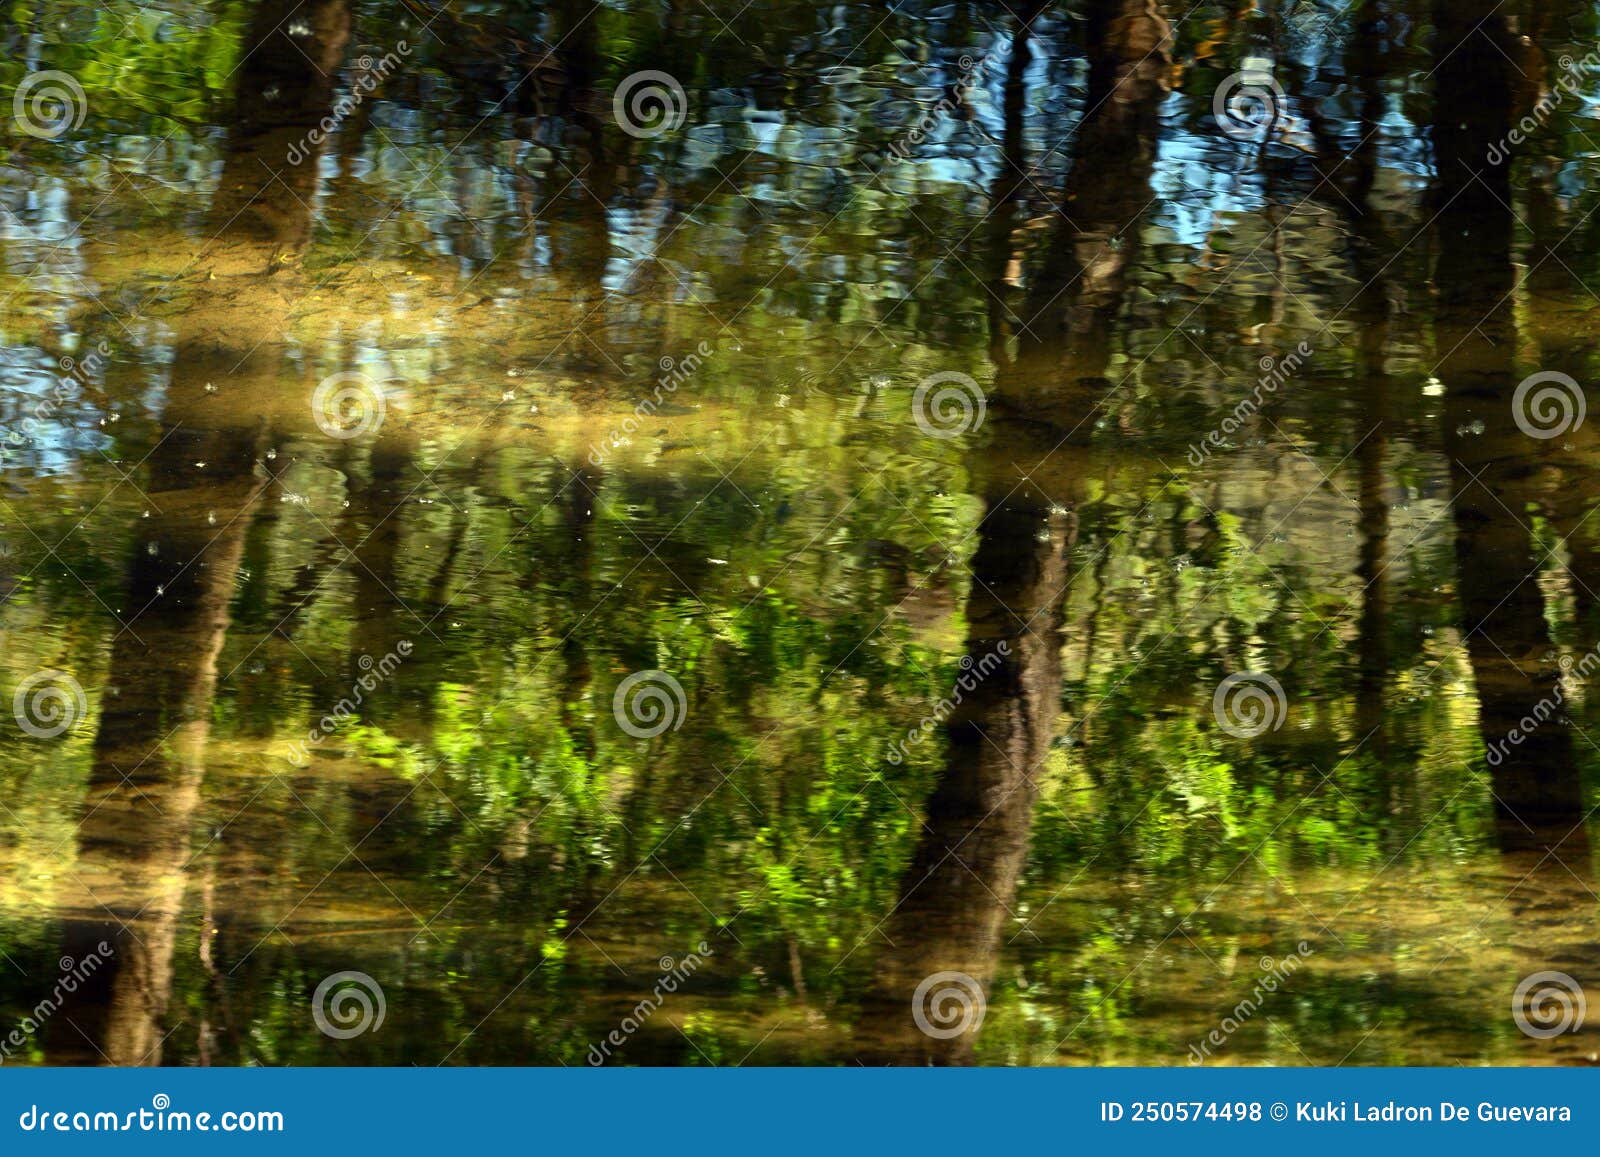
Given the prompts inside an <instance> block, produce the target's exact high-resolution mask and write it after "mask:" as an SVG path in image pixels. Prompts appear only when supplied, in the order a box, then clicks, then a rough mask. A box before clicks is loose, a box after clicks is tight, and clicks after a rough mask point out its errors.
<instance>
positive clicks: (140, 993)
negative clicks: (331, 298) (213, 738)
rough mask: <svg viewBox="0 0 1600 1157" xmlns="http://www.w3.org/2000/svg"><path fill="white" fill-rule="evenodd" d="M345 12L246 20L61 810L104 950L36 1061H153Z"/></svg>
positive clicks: (317, 1)
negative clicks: (160, 409)
mask: <svg viewBox="0 0 1600 1157" xmlns="http://www.w3.org/2000/svg"><path fill="white" fill-rule="evenodd" d="M291 16H292V17H293V21H291V19H290V18H291ZM349 31H350V19H349V11H348V3H347V0H306V2H299V0H266V2H264V3H262V4H261V5H260V6H259V7H258V9H257V11H256V14H255V17H254V20H253V23H252V25H251V28H250V30H249V32H248V33H247V35H246V39H245V44H244V51H245V52H246V54H247V55H246V57H245V59H244V61H243V63H242V64H241V66H240V69H239V74H238V90H237V91H238V94H239V95H238V99H237V110H236V114H235V120H234V123H233V125H232V128H231V131H230V137H229V149H228V154H227V158H226V161H225V163H224V169H223V175H222V180H221V185H220V187H219V189H218V192H217V196H216V199H215V201H214V203H213V206H212V210H211V214H210V218H209V222H208V226H207V235H208V238H209V240H208V243H207V245H206V246H205V249H204V250H203V252H202V255H201V257H200V259H199V261H200V263H201V264H204V265H206V266H208V267H209V275H208V280H207V283H206V284H207V288H206V289H203V290H200V291H198V292H197V294H196V298H195V300H194V301H193V303H192V306H191V308H190V309H189V310H188V312H187V313H186V314H185V315H184V316H183V318H182V319H181V321H180V322H179V323H178V335H177V338H176V341H175V348H176V356H175V359H174V364H173V371H172V381H171V384H170V386H169V388H168V391H167V400H166V407H165V411H164V415H163V422H162V426H161V429H160V442H159V444H158V446H157V448H156V449H155V451H154V452H153V453H152V454H151V455H150V457H149V459H148V463H147V465H148V481H147V483H146V487H147V489H146V493H147V494H148V497H149V500H150V502H149V505H150V511H149V515H148V517H145V518H141V519H140V520H139V522H138V524H137V526H136V528H135V534H134V541H133V545H132V548H131V555H130V558H129V562H128V582H127V588H126V595H125V603H124V606H125V608H126V610H125V614H126V617H127V619H128V621H129V623H130V626H129V627H128V629H126V630H125V631H123V632H122V633H121V634H120V635H119V636H118V637H117V639H116V640H115V642H114V643H113V646H112V656H111V668H110V674H109V676H108V682H107V687H106V692H105V696H104V703H103V707H102V711H101V717H100V724H99V731H98V733H97V735H96V738H95V743H94V758H93V765H92V769H91V772H90V776H89V787H88V793H87V797H86V800H85V805H84V815H83V818H82V820H81V822H80V825H79V829H78V863H77V871H78V875H79V876H80V878H81V879H82V880H83V881H84V884H85V887H86V890H87V892H88V896H87V898H86V899H85V901H84V908H85V910H86V912H88V913H91V914H92V916H91V918H88V919H85V920H82V921H78V922H74V923H73V924H72V925H70V926H69V928H68V931H67V937H66V939H67V944H66V953H67V955H69V956H72V957H73V958H74V959H77V960H82V959H84V958H85V956H86V955H87V953H89V952H90V951H93V950H94V946H95V945H97V944H98V943H99V942H101V941H108V942H110V943H111V944H112V947H113V950H114V951H113V956H112V958H111V960H110V961H109V963H108V965H107V966H106V967H102V968H101V969H100V970H99V971H97V972H96V973H95V974H94V977H93V981H92V982H91V983H90V984H88V985H86V986H83V987H81V988H80V989H79V991H78V992H77V993H76V994H75V995H74V997H73V999H72V1001H71V1003H69V1004H68V1005H67V1006H66V1007H65V1008H64V1009H63V1010H62V1012H61V1013H60V1014H59V1017H58V1018H57V1021H56V1022H52V1023H51V1025H50V1026H49V1030H48V1031H49V1045H50V1049H49V1053H50V1057H51V1060H52V1062H54V1063H74V1062H79V1063H84V1062H88V1063H92V1062H94V1061H97V1060H104V1061H106V1062H108V1063H111V1064H118V1065H140V1064H145V1065H149V1064H159V1063H160V1061H161V1056H162V1043H163V1041H164V1039H165V1035H164V1034H165V1031H166V1030H165V1028H164V1024H165V1020H166V1014H167V1008H168V1004H169V1002H170V999H171V990H172V978H173V956H174V951H175V948H176V944H177V940H178V932H179V923H180V916H181V913H182V909H183V901H184V893H185V889H186V887H187V871H188V867H189V865H190V863H191V861H192V859H193V858H194V855H195V854H196V853H195V852H194V850H193V849H192V845H191V828H192V825H193V822H194V819H195V813H196V809H197V806H198V804H199V801H200V793H201V785H202V782H203V780H204V778H205V764H206V752H205V749H206V741H207V738H208V735H209V730H210V719H211V713H212V704H213V699H214V695H215V691H216V683H217V657H218V655H219V653H220V652H221V650H222V646H223V642H224V640H225V638H226V635H227V630H228V625H229V606H230V602H231V600H232V597H233V590H234V582H235V578H236V575H237V572H238V568H239V560H240V556H241V554H242V551H243V548H244V541H245V533H246V530H247V528H248V525H249V522H250V517H251V514H252V512H253V508H254V503H255V500H256V497H257V495H258V494H259V493H260V491H261V488H262V486H263V484H264V481H265V475H264V474H262V473H260V472H259V471H258V459H259V456H260V453H261V450H262V438H263V435H264V431H263V429H262V428H261V425H260V422H259V420H257V419H254V418H253V417H251V415H250V411H251V410H252V409H253V403H254V401H255V399H256V398H257V396H258V395H257V393H256V390H257V389H265V388H269V384H270V383H272V382H273V381H275V378H276V373H277V369H278V365H279V360H280V356H281V354H282V344H281V337H280V335H281V332H282V328H283V324H284V322H285V320H286V319H287V316H288V310H289V308H290V306H291V305H292V303H293V299H294V298H293V294H292V292H291V289H292V286H291V285H290V284H287V283H286V284H281V285H280V284H276V283H274V280H273V279H274V278H276V277H278V276H279V274H280V271H281V269H282V266H283V262H284V259H285V258H286V257H288V256H291V255H292V254H293V252H294V251H295V250H296V249H297V248H298V247H299V246H300V245H302V244H303V243H304V242H305V240H306V238H307V236H308V235H309V230H310V210H309V205H310V202H311V200H312V196H313V190H314V186H315V183H316V171H315V170H316V165H317V162H318V153H319V150H318V149H317V148H316V147H312V148H310V149H309V150H307V151H306V152H305V153H304V154H303V155H302V159H301V160H300V161H299V162H298V163H294V162H292V161H290V160H288V159H287V158H288V157H290V156H291V151H290V150H291V146H292V145H294V144H296V143H297V142H300V143H301V144H302V146H303V143H304V141H305V139H306V135H307V132H308V131H309V130H310V129H311V128H312V126H314V125H315V124H317V123H318V122H319V121H321V120H322V119H323V117H325V116H326V115H327V114H328V112H329V110H330V108H331V104H332V86H333V76H334V74H335V72H336V71H337V68H338V64H339V61H340V59H341V58H342V55H343V52H344V48H345V44H346V42H347V40H348V38H349ZM212 387H215V388H214V389H213V388H212ZM230 396H231V397H237V398H239V399H240V402H239V403H237V404H235V405H230V404H229V403H228V401H227V399H228V398H229V397H230ZM106 916H109V917H110V919H109V920H107V919H105V918H104V917H106ZM201 931H202V935H206V934H208V932H209V930H207V929H202V930H201Z"/></svg>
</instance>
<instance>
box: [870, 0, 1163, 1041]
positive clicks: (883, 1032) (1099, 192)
mask: <svg viewBox="0 0 1600 1157" xmlns="http://www.w3.org/2000/svg"><path fill="white" fill-rule="evenodd" d="M1086 19H1087V26H1086V29H1085V32H1086V40H1087V43H1088V45H1089V54H1090V83H1089V92H1088V105H1087V112H1086V115H1085V118H1084V120H1083V123H1082V124H1081V125H1080V127H1079V130H1078V136H1077V142H1076V145H1075V148H1074V157H1075V162H1074V165H1073V168H1072V173H1071V176H1070V177H1069V178H1068V180H1067V184H1066V188H1065V190H1064V192H1063V195H1062V196H1061V197H1060V199H1059V203H1058V206H1057V208H1058V209H1059V211H1060V217H1059V218H1058V222H1057V225H1056V227H1055V230H1054V232H1053V233H1052V235H1051V238H1050V241H1049V243H1048V249H1047V252H1046V254H1045V258H1044V262H1043V267H1042V269H1041V272H1040V275H1039V277H1038V278H1037V279H1036V281H1035V284H1034V286H1033V288H1032V291H1031V292H1030V294H1029V300H1028V301H1027V302H1026V303H1025V305H1024V307H1023V312H1022V314H1021V315H1020V320H1021V322H1022V328H1021V330H1020V332H1019V336H1018V345H1019V350H1018V356H1017V358H1016V360H1015V361H1014V362H1010V363H1007V364H1004V365H1002V366H1001V368H1000V372H999V376H998V378H997V381H996V383H995V387H994V390H993V392H992V394H991V397H990V399H989V407H990V413H991V419H990V422H989V425H988V431H989V437H990V443H991V444H990V446H989V447H988V448H987V449H986V450H984V451H981V452H979V454H978V455H976V456H975V458H974V464H973V472H974V477H975V479H976V481H977V484H978V486H979V487H980V489H981V493H982V494H983V497H984V501H985V504H986V507H987V511H986V513H985V516H984V519H983V523H982V526H981V528H980V530H979V533H978V547H977V551H976V554H975V556H974V558H973V561H972V576H973V580H972V589H971V594H970V596H969V598H968V602H967V609H966V614H967V622H968V637H967V655H966V658H964V659H963V660H962V662H963V664H964V665H965V666H964V670H965V671H966V672H967V673H968V676H969V679H968V681H969V682H971V683H972V684H973V686H972V689H971V690H966V691H964V692H963V698H962V702H961V703H960V704H959V706H958V707H957V708H956V709H955V711H954V712H953V714H952V715H951V716H950V717H949V719H948V721H947V722H946V725H945V732H946V742H947V757H946V766H945V771H944V774H943V776H942V777H941V779H940V780H939V783H938V785H937V787H936V788H935V789H934V791H933V793H932V796H931V797H930V799H929V801H928V804H927V815H926V818H925V819H924V821H923V826H922V833H921V836H920V838H919V840H918V843H917V847H916V850H915V852H914V854H913V856H912V860H911V865H910V867H909V869H908V870H907V872H906V874H905V876H904V878H903V880H902V883H901V895H900V900H899V903H898V904H897V905H896V907H895V909H894V911H893V913H892V914H891V915H890V916H889V917H888V918H887V919H886V921H885V922H884V924H883V926H882V929H881V932H882V935H883V938H884V940H885V942H886V944H885V947H884V948H883V950H882V953H881V955H880V957H879V960H878V962H877V971H876V974H875V977H874V980H873V984H872V987H871V991H870V992H869V994H868V995H867V997H866V998H865V1000H864V1001H863V1004H862V1009H861V1015H860V1018H859V1020H858V1022H857V1027H856V1043H857V1050H858V1055H859V1057H860V1059H862V1060H864V1061H875V1062H880V1063H883V1062H888V1063H937V1064H959V1063H963V1062H965V1061H967V1060H969V1059H970V1057H971V1052H972V1046H973V1041H974V1037H975V1035H976V1033H977V1031H978V1029H979V1027H980V1023H981V1018H980V1017H979V1016H977V1015H976V1011H977V1009H978V1008H980V1007H981V1004H982V1002H983V1001H986V999H987V993H988V991H989V988H990V984H991V982H992V979H993V976H994V973H995V968H996V965H997V961H998V958H999V954H1000V948H1001V935H1002V933H1003V930H1004V927H1005V924H1006V921H1007V917H1008V915H1009V914H1010V911H1011V905H1012V903H1013V901H1014V897H1015V894H1016V889H1017V882H1018V878H1019V876H1020V874H1021V872H1022V868H1023V865H1024V863H1025V861H1026V858H1027V849H1028V836H1029V831H1030V829H1031V827H1032V822H1033V811H1034V805H1035V803H1036V802H1037V798H1038V783H1037V779H1036V776H1037V775H1038V774H1039V773H1040V771H1041V769H1042V765H1043V763H1044V761H1045V757H1046V755H1047V753H1048V752H1049V749H1050V745H1051V743H1052V741H1053V739H1054V731H1055V723H1056V719H1057V717H1058V715H1059V714H1060V696H1061V627H1062V613H1063V612H1062V608H1063V600H1064V598H1065V594H1066V588H1067V584H1068V580H1069V577H1070V576H1069V567H1068V557H1069V552H1070V550H1071V548H1072V545H1073V542H1074V540H1075V537H1076V516H1075V513H1074V512H1075V509H1076V507H1077V505H1078V503H1079V501H1080V499H1081V497H1082V485H1083V479H1084V474H1083V471H1082V462H1083V458H1082V455H1083V446H1084V444H1085V443H1086V442H1087V440H1088V437H1087V435H1088V430H1089V428H1090V427H1091V425H1092V420H1093V414H1094V412H1095V410H1096V408H1097V406H1098V404H1099V403H1100V402H1101V400H1102V399H1103V397H1104V395H1105V378H1104V374H1105V371H1106V367H1107V365H1108V363H1109V361H1110V357H1111V346H1112V330H1111V327H1112V323H1113V321H1114V319H1115V316H1116V314H1117V311H1118V309H1119V308H1120V306H1121V303H1122V299H1123V296H1124V291H1125V287H1126V275H1127V270H1128V267H1129V266H1130V264H1131V263H1132V261H1133V259H1134V256H1135V255H1136V253H1137V250H1138V247H1137V223H1138V220H1139V217H1140V215H1141V214H1142V212H1143V210H1144V208H1145V206H1146V205H1147V204H1148V202H1149V200H1150V191H1149V183H1150V174H1151V170H1152V167H1153V163H1154V155H1155V138H1156V130H1157V126H1158V120H1157V116H1156V109H1157V105H1158V103H1159V101H1160V100H1161V97H1162V96H1163V94H1164V92H1165V89H1166V80H1167V75H1168V70H1169V68H1170V57H1169V55H1168V54H1169V48H1168V43H1169V37H1170V28H1169V26H1168V24H1167V22H1166V20H1165V19H1164V18H1163V17H1162V15H1161V14H1160V12H1159V9H1158V6H1157V5H1155V4H1150V3H1144V2H1142V0H1101V2H1098V3H1094V4H1091V5H1090V6H1089V12H1088V15H1087V18H1086ZM1025 65H1026V62H1025V61H1020V60H1017V59H1013V61H1012V67H1013V69H1017V70H1020V69H1021V68H1023V67H1025ZM1020 77H1021V73H1020V71H1018V72H1017V73H1016V75H1014V76H1012V77H1009V78H1008V85H1007V96H1008V105H1009V103H1010V101H1011V100H1012V99H1016V100H1020V99H1021V83H1020ZM1011 111H1012V110H1010V109H1009V108H1008V115H1007V118H1006V123H1007V126H1008V136H1009V135H1010V134H1011V133H1013V132H1016V131H1018V130H1019V129H1020V125H1021V117H1020V116H1012V115H1010V114H1011ZM1007 154H1008V161H1009V164H1010V165H1013V166H1014V165H1018V164H1020V163H1021V157H1020V144H1019V143H1018V142H1017V141H1016V140H1014V139H1010V140H1008V142H1007ZM1004 182H1005V178H1002V186H1001V188H1000V189H999V190H998V196H999V197H1000V198H1004V197H1008V196H1010V195H1011V191H1008V187H1007V186H1006V185H1005V183H1004ZM1001 240H1002V241H1003V242H1008V241H1009V239H1008V238H1006V237H1002V238H1001ZM1003 260H1005V261H1007V262H1009V256H1006V257H1004V258H1003ZM995 264H996V263H995V262H993V261H992V262H991V268H993V267H994V265H995ZM997 660H998V664H997V663H996V661H997ZM914 998H916V1005H915V1007H914V1006H913V1000H914ZM930 1030H931V1031H930Z"/></svg>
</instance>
